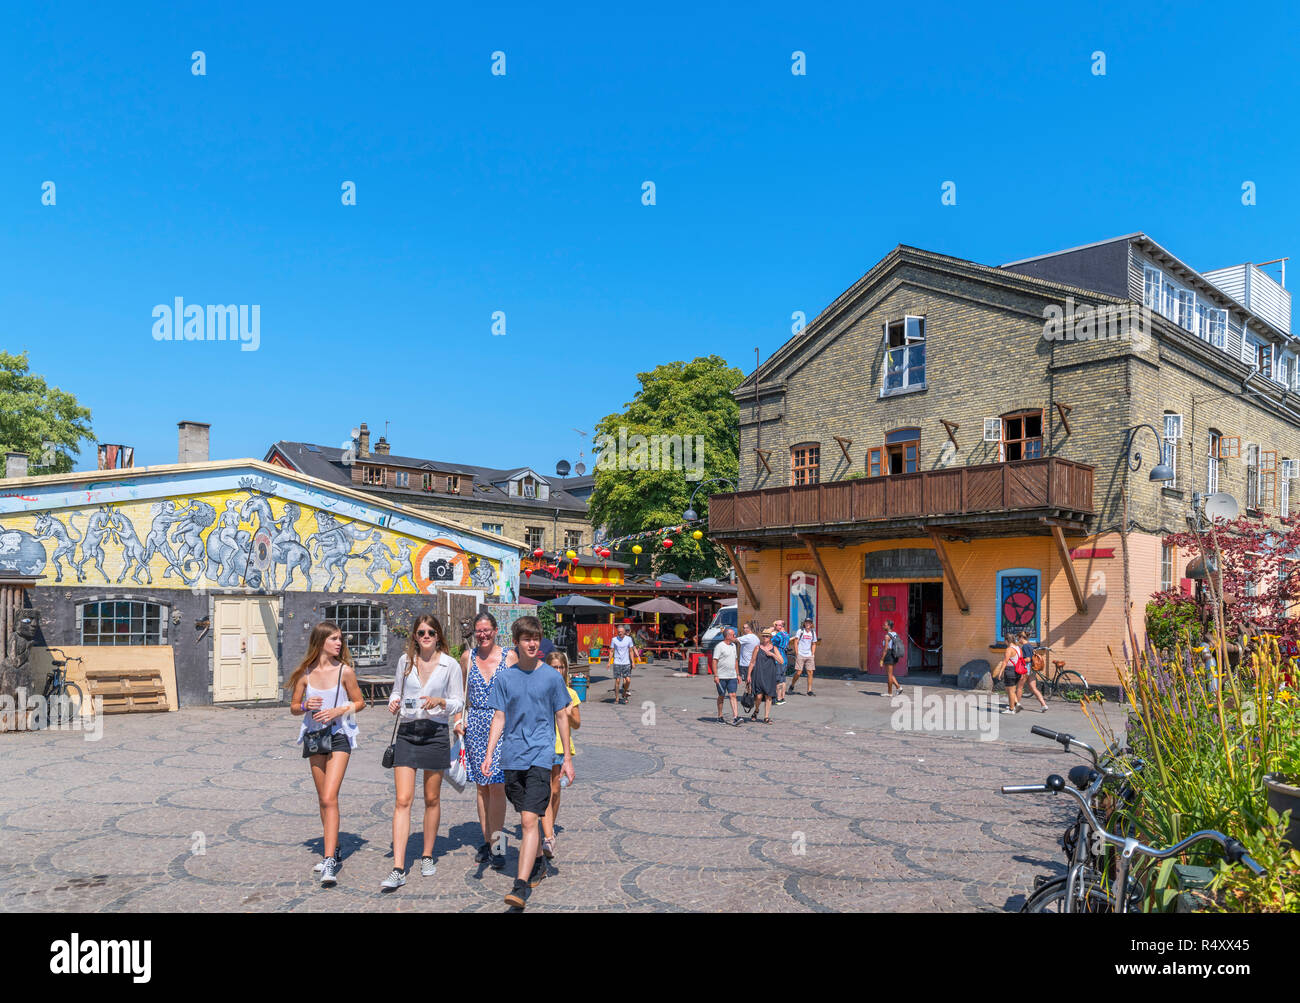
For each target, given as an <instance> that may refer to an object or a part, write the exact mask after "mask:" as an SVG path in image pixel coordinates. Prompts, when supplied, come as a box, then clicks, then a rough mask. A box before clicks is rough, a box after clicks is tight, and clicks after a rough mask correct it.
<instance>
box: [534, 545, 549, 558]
mask: <svg viewBox="0 0 1300 1003" xmlns="http://www.w3.org/2000/svg"><path fill="white" fill-rule="evenodd" d="M545 553H546V551H544V550H543V549H542V548H541V547H538V548H537V549H536V550H534V551H533V556H534V557H541V556H542V555H543V554H545Z"/></svg>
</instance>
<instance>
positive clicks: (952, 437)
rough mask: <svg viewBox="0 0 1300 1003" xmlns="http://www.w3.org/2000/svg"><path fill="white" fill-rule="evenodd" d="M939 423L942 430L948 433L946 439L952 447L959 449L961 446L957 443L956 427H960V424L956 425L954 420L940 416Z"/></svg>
mask: <svg viewBox="0 0 1300 1003" xmlns="http://www.w3.org/2000/svg"><path fill="white" fill-rule="evenodd" d="M939 424H940V425H942V426H943V427H944V431H946V432H947V433H948V441H949V442H951V443H952V444H953V447H954V448H956V449H961V446H958V445H957V429H959V428H961V426H960V425H958V424H957V423H956V422H955V421H948V419H946V418H940V419H939Z"/></svg>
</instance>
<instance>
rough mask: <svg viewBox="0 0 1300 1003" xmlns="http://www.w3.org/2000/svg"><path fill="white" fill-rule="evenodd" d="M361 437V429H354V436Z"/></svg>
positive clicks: (355, 437)
mask: <svg viewBox="0 0 1300 1003" xmlns="http://www.w3.org/2000/svg"><path fill="white" fill-rule="evenodd" d="M360 437H361V429H359V428H354V429H353V430H352V438H354V439H358V438H360Z"/></svg>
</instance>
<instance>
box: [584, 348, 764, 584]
mask: <svg viewBox="0 0 1300 1003" xmlns="http://www.w3.org/2000/svg"><path fill="white" fill-rule="evenodd" d="M743 379H744V373H742V372H741V371H740V370H739V369H738V368H736V367H735V366H729V365H727V361H726V360H725V359H723V358H722V357H721V356H718V355H709V356H705V357H700V358H696V359H693V360H691V361H690V362H668V363H664V364H663V365H660V366H656V367H655V368H654V369H652V370H650V372H648V373H637V380H638V381H639V382H640V384H641V389H640V390H638V391H637V393H636V396H635V398H633V400H632V401H631V403H629V404H628V405H627V406H626V408H625V409H624V411H623V412H622V413H621V414H611V415H607V416H606V417H604V418H602V419H601V420H600V421H599V422H598V423H597V425H596V430H595V437H594V443H593V451H594V452H595V453H596V454H597V455H598V457H599V459H598V461H597V463H596V469H595V471H594V474H595V478H596V486H595V490H594V491H593V492H592V495H591V500H590V502H589V512H590V516H591V522H592V525H595V526H604V527H606V530H607V532H608V535H609V536H610V537H620V536H627V535H628V534H631V533H642V532H647V531H651V530H656V529H658V528H659V527H661V526H675V525H678V524H680V523H681V522H682V513H683V512H684V511H686V507H687V505H688V504H690V498H691V492H692V491H693V490H694V489H695V487H696V485H697V484H699V483H700V482H701V481H703V480H707V479H708V478H711V477H726V478H729V479H730V480H732V481H733V482H734V481H735V479H736V476H737V473H738V471H739V436H738V434H737V433H738V428H739V414H740V411H739V408H738V406H737V404H736V401H735V398H733V397H732V396H731V392H732V391H733V390H734V389H735V388H736V387H738V386H739V385H740V383H741V380H743ZM665 454H667V455H665ZM688 478H689V479H688ZM726 490H728V487H727V485H725V484H713V485H709V486H707V487H704V488H702V489H701V491H700V493H699V494H698V495H696V497H695V503H694V507H695V511H696V512H698V513H699V515H700V519H701V522H700V523H699V524H698V528H700V529H705V528H706V527H707V521H706V520H707V517H708V496H709V495H710V494H713V493H718V492H722V491H726ZM692 528H695V527H688V528H687V529H686V531H685V532H683V533H674V534H672V540H673V546H672V548H671V549H667V548H665V547H664V546H663V545H662V541H663V536H661V535H658V534H652V535H649V536H646V537H644V538H642V539H640V540H639V541H637V542H639V543H640V545H641V546H642V548H643V549H644V553H643V554H642V555H641V556H640V558H639V559H637V560H636V562H635V563H636V564H637V565H638V566H639V567H641V568H643V569H646V570H650V571H653V572H654V573H656V574H662V573H664V572H667V571H671V572H674V573H675V574H678V575H681V576H682V577H683V578H685V579H688V580H691V579H695V580H698V579H700V578H707V577H710V576H713V577H723V576H725V575H729V573H730V571H729V568H730V566H729V565H728V563H727V558H726V553H725V552H724V551H723V550H722V548H721V547H717V546H715V545H714V544H713V543H712V542H711V541H710V540H709V538H708V536H707V535H706V536H705V537H704V538H703V539H702V540H699V541H696V540H694V539H692V538H691V529H692ZM631 547H632V541H629V542H628V543H626V544H620V545H619V546H618V548H617V552H616V553H615V554H614V557H615V558H616V559H618V560H620V561H627V562H628V563H629V564H630V563H633V554H632V551H631Z"/></svg>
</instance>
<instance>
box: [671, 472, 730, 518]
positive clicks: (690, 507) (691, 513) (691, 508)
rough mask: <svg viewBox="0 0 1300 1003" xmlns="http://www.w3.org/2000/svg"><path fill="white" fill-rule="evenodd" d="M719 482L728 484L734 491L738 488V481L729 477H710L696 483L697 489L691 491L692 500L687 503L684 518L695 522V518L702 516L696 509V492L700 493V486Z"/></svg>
mask: <svg viewBox="0 0 1300 1003" xmlns="http://www.w3.org/2000/svg"><path fill="white" fill-rule="evenodd" d="M718 482H721V483H723V484H726V485H727V486H728V487H729V488H731V490H732V491H735V490H736V482H735V481H733V480H731V478H729V477H710V478H709V479H708V480H707V481H700V483H699V484H697V485H695V490H694V491H692V492H691V500H690V501H689V502H687V503H686V511H685V512H683V513H682V518H683V519H685V520H686V521H687V522H695V520H697V519H698V518H699V517H700V516H699V513H698V512H696V511H695V496H696V494H698V493H699V490H700V488H702V487H704V485H706V484H717V483H718Z"/></svg>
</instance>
